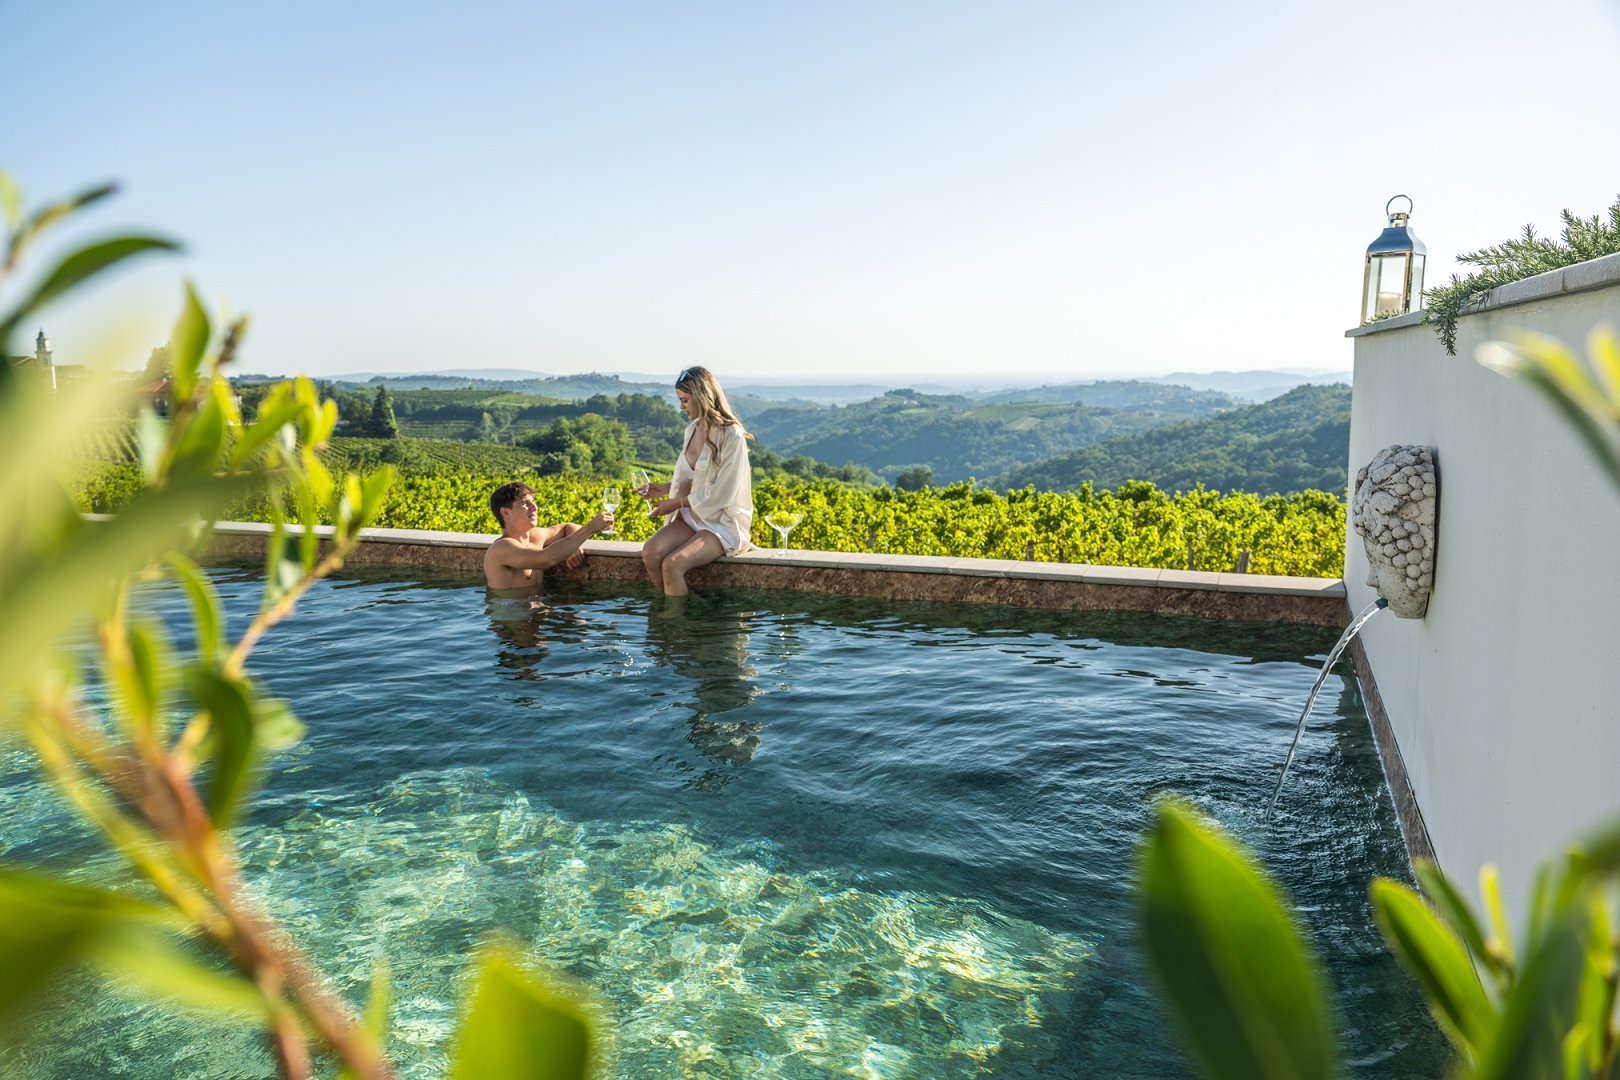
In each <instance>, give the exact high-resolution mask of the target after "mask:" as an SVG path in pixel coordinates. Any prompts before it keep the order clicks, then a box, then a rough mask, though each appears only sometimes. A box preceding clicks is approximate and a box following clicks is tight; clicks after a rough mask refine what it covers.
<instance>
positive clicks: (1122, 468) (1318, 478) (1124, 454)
mask: <svg viewBox="0 0 1620 1080" xmlns="http://www.w3.org/2000/svg"><path fill="white" fill-rule="evenodd" d="M1349 456H1350V388H1349V387H1348V386H1342V385H1335V386H1297V387H1295V388H1294V389H1292V390H1290V391H1288V392H1287V393H1285V394H1283V395H1282V396H1280V397H1277V398H1274V399H1273V400H1271V401H1267V402H1263V403H1261V404H1259V405H1250V406H1247V407H1245V408H1241V409H1234V410H1232V411H1230V412H1225V413H1222V414H1221V415H1219V416H1214V417H1210V418H1208V419H1204V420H1196V421H1192V422H1189V423H1182V424H1175V425H1172V426H1169V427H1161V428H1159V429H1157V430H1154V431H1147V432H1141V433H1138V434H1130V435H1122V436H1119V437H1116V438H1112V439H1109V440H1107V441H1106V442H1100V443H1097V444H1096V445H1094V446H1087V447H1084V448H1082V449H1079V450H1075V451H1072V452H1070V453H1067V454H1063V455H1061V456H1059V457H1054V458H1052V459H1051V460H1049V461H1042V462H1040V463H1038V464H1034V465H1026V466H1023V467H1020V468H1015V469H1012V470H1009V471H1008V472H1007V473H1006V474H1005V475H1004V476H1002V478H1001V479H1000V480H999V481H997V484H996V486H998V487H1003V488H1022V487H1026V486H1028V485H1032V484H1033V485H1034V486H1035V487H1036V488H1038V489H1041V490H1049V491H1068V490H1072V489H1074V488H1077V487H1079V486H1080V485H1081V484H1082V483H1085V482H1086V481H1088V480H1089V481H1091V483H1092V485H1093V486H1094V487H1098V488H1117V487H1118V486H1119V485H1121V484H1123V483H1125V482H1126V481H1127V480H1151V481H1152V482H1153V483H1154V484H1156V485H1158V487H1159V488H1161V489H1163V490H1165V491H1187V490H1189V489H1191V488H1193V487H1195V486H1197V485H1198V484H1203V485H1204V486H1205V487H1206V488H1210V489H1213V490H1219V491H1252V492H1256V493H1258V494H1262V495H1270V494H1278V493H1282V494H1286V493H1288V492H1293V491H1303V490H1305V489H1306V488H1317V489H1320V490H1322V491H1332V492H1342V491H1344V489H1345V487H1346V486H1347V483H1348V476H1347V473H1346V461H1347V460H1348V458H1349Z"/></svg>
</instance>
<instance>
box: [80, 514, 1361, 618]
mask: <svg viewBox="0 0 1620 1080" xmlns="http://www.w3.org/2000/svg"><path fill="white" fill-rule="evenodd" d="M84 516H85V517H86V518H87V519H92V520H105V519H106V517H107V515H105V514H86V515H84ZM214 529H215V531H216V532H218V533H219V534H220V535H223V536H265V537H268V536H269V535H270V533H271V526H270V525H268V524H265V523H263V522H258V521H221V522H217V523H216V524H215V526H214ZM315 531H316V534H317V535H320V536H323V537H329V536H331V535H332V532H333V530H332V527H331V526H330V525H320V526H317V527H316V530H315ZM287 532H288V533H289V534H290V535H294V536H297V535H301V534H302V533H303V529H302V528H301V527H300V526H297V525H289V526H287ZM360 537H361V540H362V541H364V542H366V543H376V544H395V545H404V546H414V547H430V548H433V547H437V548H461V549H466V548H474V549H481V548H485V547H488V546H489V545H490V544H492V543H493V542H494V541H495V536H494V534H492V533H491V534H483V533H457V532H442V531H438V530H432V529H362V530H361V532H360ZM584 550H585V553H586V554H587V555H591V556H596V557H605V558H611V559H639V558H640V557H641V544H639V543H636V542H633V541H628V540H602V539H597V538H594V537H593V538H592V539H590V540H587V541H586V542H585V547H584ZM721 561H722V562H729V563H738V564H743V565H750V564H751V565H775V566H793V567H800V568H807V569H825V570H866V571H882V572H887V573H900V574H946V575H951V576H957V577H986V578H989V577H995V578H1010V579H1015V580H1016V579H1022V580H1027V581H1059V582H1061V581H1068V582H1073V583H1076V584H1081V585H1127V586H1140V587H1143V588H1154V589H1187V590H1194V591H1205V592H1212V591H1213V592H1233V593H1255V594H1259V595H1268V596H1301V597H1312V598H1319V599H1322V598H1333V599H1338V598H1343V597H1344V596H1345V595H1346V593H1345V587H1344V582H1343V581H1341V580H1339V579H1338V578H1305V577H1280V576H1275V575H1271V574H1221V573H1211V572H1208V571H1203V570H1161V569H1158V568H1155V567H1146V566H1093V565H1089V564H1084V563H1055V562H1028V561H1025V560H1022V559H969V558H962V557H959V556H945V555H892V554H885V553H881V552H871V551H811V550H808V549H804V548H753V549H751V550H749V551H747V552H745V553H744V554H741V555H727V556H724V557H722V559H721Z"/></svg>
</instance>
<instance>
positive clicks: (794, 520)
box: [765, 510, 804, 554]
mask: <svg viewBox="0 0 1620 1080" xmlns="http://www.w3.org/2000/svg"><path fill="white" fill-rule="evenodd" d="M803 520H804V515H803V514H796V513H794V512H793V511H791V510H772V511H771V512H770V513H768V514H766V515H765V524H767V525H769V526H770V527H771V528H773V529H775V530H776V535H778V536H780V537H781V538H782V545H781V547H780V548H778V549H777V552H775V553H780V552H781V551H783V550H785V549H786V548H787V546H788V533H790V532H792V531H793V530H794V529H796V528H798V526H799V522H801V521H803ZM775 553H773V554H775Z"/></svg>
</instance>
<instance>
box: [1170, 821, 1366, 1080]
mask: <svg viewBox="0 0 1620 1080" xmlns="http://www.w3.org/2000/svg"><path fill="white" fill-rule="evenodd" d="M1141 867H1142V868H1141V880H1140V889H1139V903H1140V905H1141V918H1142V927H1143V933H1144V937H1145V940H1146V944H1147V953H1148V958H1149V961H1150V963H1151V964H1152V967H1153V969H1154V971H1155V972H1156V973H1157V975H1158V977H1159V981H1160V983H1161V985H1162V986H1163V988H1164V991H1165V995H1164V996H1165V999H1166V1001H1167V1002H1168V1003H1169V1004H1170V1006H1171V1010H1172V1012H1173V1013H1174V1014H1175V1016H1176V1018H1177V1020H1178V1021H1179V1022H1180V1024H1181V1027H1182V1029H1183V1031H1184V1032H1185V1033H1186V1034H1187V1036H1188V1039H1189V1042H1190V1044H1191V1046H1192V1048H1193V1050H1194V1052H1195V1054H1196V1056H1197V1058H1198V1060H1199V1061H1200V1062H1201V1063H1202V1064H1203V1066H1204V1069H1205V1071H1206V1072H1208V1073H1209V1074H1211V1075H1213V1076H1223V1077H1225V1076H1230V1077H1254V1078H1271V1077H1275V1078H1279V1080H1280V1078H1282V1077H1327V1076H1333V1075H1335V1074H1336V1073H1337V1072H1338V1067H1337V1061H1336V1056H1335V1052H1334V1038H1333V1033H1332V1029H1331V1028H1330V1026H1329V1023H1328V1009H1327V1004H1326V1002H1327V996H1326V991H1325V989H1324V983H1323V977H1322V972H1321V968H1320V965H1319V964H1318V963H1317V961H1316V960H1315V958H1314V957H1313V956H1312V954H1311V953H1310V951H1309V950H1308V948H1307V946H1306V943H1305V941H1304V939H1303V937H1302V936H1301V934H1300V932H1299V930H1298V928H1297V927H1296V926H1295V925H1294V922H1293V920H1292V918H1291V917H1290V916H1289V914H1288V912H1287V910H1286V909H1285V908H1284V906H1283V901H1282V896H1281V894H1280V893H1279V891H1278V890H1277V888H1276V886H1275V885H1273V884H1272V883H1271V882H1270V881H1269V880H1268V879H1267V878H1266V877H1265V876H1264V875H1263V874H1262V873H1261V871H1260V870H1259V869H1258V868H1257V867H1256V866H1255V865H1254V864H1253V862H1252V861H1251V860H1250V859H1248V858H1247V857H1246V856H1245V855H1244V854H1243V853H1242V852H1241V851H1240V850H1239V848H1238V847H1237V845H1236V844H1235V842H1234V841H1232V840H1230V839H1228V838H1227V837H1226V836H1225V835H1224V834H1222V833H1221V832H1220V831H1219V830H1218V829H1217V828H1216V827H1215V826H1214V825H1212V824H1210V823H1207V822H1205V821H1203V820H1201V819H1200V818H1199V817H1198V816H1196V815H1195V814H1194V813H1193V812H1192V811H1191V810H1190V809H1188V808H1186V807H1183V806H1180V805H1176V804H1174V803H1164V804H1161V805H1160V807H1159V809H1158V817H1157V820H1156V821H1155V823H1154V826H1153V828H1152V829H1151V830H1150V832H1149V834H1148V838H1147V841H1146V843H1145V845H1144V848H1143V851H1142V863H1141Z"/></svg>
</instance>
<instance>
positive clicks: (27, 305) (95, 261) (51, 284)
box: [0, 236, 180, 345]
mask: <svg viewBox="0 0 1620 1080" xmlns="http://www.w3.org/2000/svg"><path fill="white" fill-rule="evenodd" d="M178 250H180V247H179V245H178V244H176V243H174V242H173V241H170V240H163V239H160V238H158V237H155V236H120V237H118V238H116V239H113V240H103V241H101V242H100V243H97V244H91V245H89V246H87V247H83V248H80V249H79V250H77V251H75V252H73V253H71V254H70V255H68V256H67V257H66V258H64V259H63V260H62V261H61V262H59V263H57V264H56V266H55V267H54V268H52V270H51V271H50V273H48V274H46V275H45V277H44V279H43V280H42V281H41V282H40V283H39V285H38V286H36V287H35V289H34V291H33V292H32V293H30V294H29V296H28V298H27V299H25V300H24V301H23V302H22V304H21V306H19V307H18V308H17V310H16V311H14V312H12V314H11V315H10V317H8V318H7V319H6V321H5V322H4V323H3V324H0V345H7V344H8V343H9V342H10V341H11V335H12V333H13V332H14V331H15V330H16V328H17V325H18V324H19V323H20V322H22V320H23V319H25V318H27V317H28V315H29V314H31V313H32V312H34V311H35V310H37V309H39V308H41V307H44V306H45V305H46V304H48V303H50V302H51V301H52V300H54V299H56V298H57V297H58V296H61V295H62V294H63V293H65V292H67V291H68V290H69V289H71V288H73V287H74V286H76V285H78V284H80V283H82V282H84V281H88V280H89V279H90V278H92V277H94V276H96V275H97V274H99V273H101V272H102V271H103V270H107V269H109V268H111V267H113V266H116V265H118V264H119V263H121V262H123V261H124V260H125V259H128V258H131V257H132V256H135V255H140V254H142V253H144V252H148V251H178Z"/></svg>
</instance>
